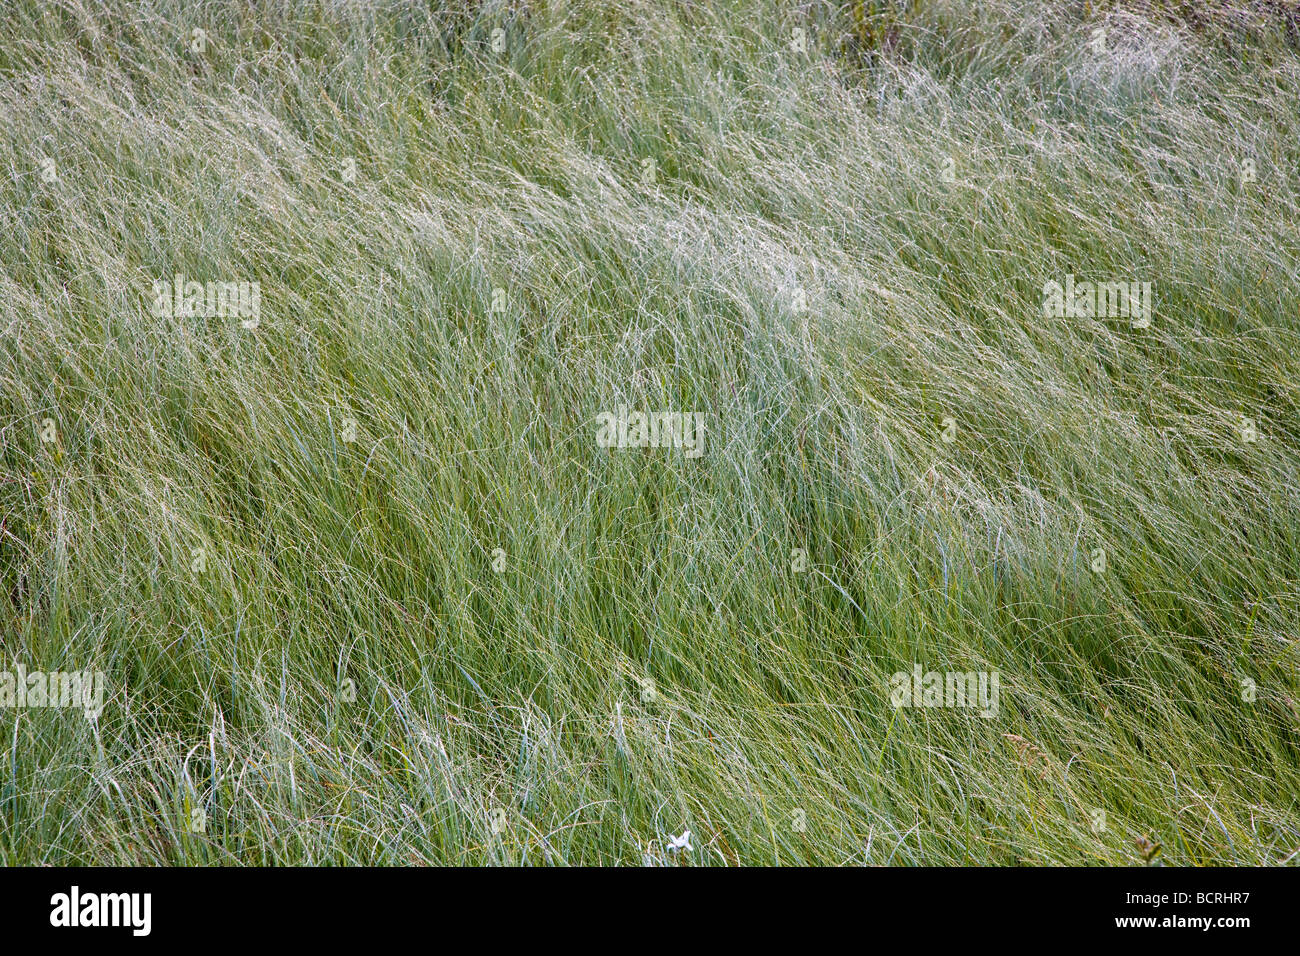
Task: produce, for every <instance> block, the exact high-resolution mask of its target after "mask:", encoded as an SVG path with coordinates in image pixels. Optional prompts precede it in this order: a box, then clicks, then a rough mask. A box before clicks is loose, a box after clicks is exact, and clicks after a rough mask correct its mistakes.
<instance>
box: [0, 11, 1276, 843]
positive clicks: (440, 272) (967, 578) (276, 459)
mask: <svg viewBox="0 0 1300 956" xmlns="http://www.w3.org/2000/svg"><path fill="white" fill-rule="evenodd" d="M1159 6H1160V5H1155V6H1152V5H1136V4H1128V5H1125V4H1114V5H1109V4H1094V5H1088V4H1082V3H1062V4H1042V3H1038V2H1022V0H997V2H984V3H979V4H973V3H961V2H956V0H947V2H943V0H934V2H925V0H913V2H911V3H907V4H884V3H880V4H847V5H845V6H843V7H836V6H833V5H831V4H825V3H809V4H803V5H778V4H768V3H756V2H751V0H709V2H703V0H701V2H686V0H676V2H673V0H660V2H655V3H650V2H638V3H628V2H621V0H620V2H612V0H591V2H588V0H584V2H582V3H578V2H569V3H567V4H566V3H551V4H547V3H523V2H515V3H497V2H486V3H482V4H478V3H468V2H462V3H451V4H441V5H436V6H433V5H429V4H426V3H417V2H400V0H354V2H344V0H316V2H312V0H305V2H294V3H290V2H288V0H262V2H257V3H249V2H246V0H245V2H233V0H206V2H202V3H191V2H180V0H139V2H134V3H129V4H128V3H108V2H104V0H60V2H39V3H38V2H34V0H11V2H9V3H7V4H6V5H5V7H4V11H3V14H0V28H2V29H3V33H2V34H0V116H3V128H4V131H5V133H4V136H3V137H0V169H2V170H3V174H2V175H0V262H2V263H3V270H2V274H0V283H2V284H3V286H2V288H0V383H2V386H3V390H2V392H0V394H2V395H3V398H2V399H0V443H2V446H3V450H2V451H0V519H2V520H3V526H2V530H0V590H2V591H3V594H2V595H0V635H2V636H0V670H10V671H12V670H14V669H15V668H16V667H17V666H18V665H19V664H21V665H23V666H24V667H26V668H27V669H28V670H41V671H59V670H64V671H70V670H92V671H94V670H98V671H102V672H103V673H104V675H105V679H106V682H107V685H108V688H109V690H108V694H107V699H106V705H105V708H104V711H103V713H102V715H101V716H100V717H99V718H98V719H97V720H90V719H87V717H86V716H85V715H83V714H82V713H81V712H80V711H76V710H62V709H54V708H35V707H29V708H17V707H13V708H9V709H0V753H3V758H4V759H2V760H0V863H5V864H37V863H93V864H158V863H166V864H206V863H211V864H235V863H238V864H271V863H275V864H286V863H313V864H351V863H370V864H410V863H421V864H423V863H431V864H483V863H550V864H578V863H600V864H611V863H623V864H641V863H643V862H649V863H671V864H674V865H685V864H696V865H700V864H775V863H779V864H863V863H868V864H882V863H885V864H888V863H892V864H969V863H975V864H1016V863H1030V864H1064V863H1071V864H1078V863H1107V864H1134V863H1141V862H1142V861H1143V857H1142V854H1141V853H1140V852H1139V850H1138V848H1137V846H1136V844H1135V841H1136V840H1137V839H1138V838H1144V839H1149V840H1151V841H1152V842H1154V843H1158V844H1160V846H1161V847H1162V851H1161V854H1160V856H1159V857H1157V859H1161V860H1165V861H1167V862H1169V863H1173V864H1261V863H1272V862H1276V861H1279V860H1283V859H1288V858H1290V859H1291V860H1292V861H1293V862H1294V859H1295V857H1294V853H1295V851H1296V849H1297V848H1298V847H1300V812H1298V807H1297V799H1298V795H1300V751H1298V748H1297V738H1296V729H1297V723H1298V721H1300V712H1298V711H1297V704H1296V697H1297V694H1298V693H1300V683H1298V682H1297V676H1296V657H1297V649H1296V640H1297V634H1298V633H1300V613H1298V611H1297V598H1298V597H1300V587H1298V586H1297V585H1298V581H1297V576H1298V574H1300V572H1298V571H1297V569H1298V568H1300V520H1298V518H1297V516H1298V515H1300V487H1298V484H1297V479H1298V477H1300V452H1298V449H1300V418H1298V417H1297V416H1298V412H1300V335H1298V334H1297V333H1298V332H1300V311H1298V310H1300V285H1298V279H1300V270H1298V267H1297V261H1298V257H1297V232H1296V223H1297V222H1300V194H1298V192H1297V188H1298V186H1300V58H1298V57H1297V53H1296V51H1295V49H1294V46H1293V45H1291V44H1290V39H1289V36H1290V35H1289V34H1288V32H1287V31H1288V27H1287V23H1288V21H1287V20H1286V18H1285V17H1284V16H1274V15H1273V14H1276V13H1277V10H1276V9H1275V8H1273V7H1265V6H1262V5H1261V6H1258V7H1246V6H1244V5H1242V6H1240V7H1239V8H1238V7H1229V6H1226V5H1225V6H1224V7H1222V8H1216V9H1218V10H1219V11H1220V13H1222V15H1221V16H1214V17H1203V18H1201V19H1199V20H1188V19H1185V18H1181V17H1179V16H1178V15H1177V10H1176V9H1172V8H1173V5H1166V6H1167V7H1169V8H1170V9H1158V7H1159ZM1238 14H1239V15H1238ZM795 28H799V29H802V30H804V31H805V33H804V37H805V40H806V44H805V45H806V52H798V51H797V50H796V48H795V40H794V37H795V34H794V33H793V30H794V29H795ZM1099 29H1100V30H1104V31H1105V33H1104V34H1103V35H1102V37H1101V40H1100V42H1098V41H1097V39H1096V37H1097V32H1096V31H1098V30H1099ZM195 30H202V31H205V32H204V33H202V34H197V35H196V34H195V33H194V32H193V31H195ZM494 30H502V31H504V33H503V34H497V35H496V39H495V40H494V34H493V31H494ZM502 46H504V49H500V48H501V47H502ZM196 47H199V48H201V49H196ZM494 47H495V48H494ZM349 160H351V161H352V163H353V164H354V165H352V164H349ZM1247 161H1249V162H1251V163H1253V164H1254V166H1253V169H1254V171H1255V176H1254V181H1251V177H1250V176H1248V175H1246V174H1245V170H1246V168H1247V167H1246V165H1245V164H1246V163H1247ZM353 169H354V170H355V176H353V175H352V170H353ZM1067 274H1073V275H1075V276H1076V277H1077V278H1078V279H1079V281H1084V280H1085V279H1088V280H1094V281H1096V280H1101V281H1110V280H1115V281H1126V282H1127V281H1130V280H1133V281H1137V280H1145V281H1151V282H1152V283H1153V285H1154V289H1155V293H1154V294H1155V314H1154V317H1153V319H1152V321H1151V324H1150V327H1149V328H1145V329H1139V328H1134V327H1133V325H1132V323H1130V322H1128V321H1125V320H1115V319H1105V318H1076V319H1070V318H1066V319H1059V318H1054V317H1050V316H1045V315H1044V311H1043V308H1042V299H1043V295H1042V288H1043V284H1044V283H1045V282H1047V281H1048V280H1057V281H1063V279H1064V276H1066V275H1067ZM174 275H183V276H185V277H186V278H189V279H194V280H197V281H200V282H207V281H230V282H236V281H249V282H257V283H259V285H260V290H261V311H260V321H259V322H258V324H257V325H256V327H255V328H251V329H250V328H245V327H244V326H243V325H242V324H241V323H240V322H239V321H237V320H235V319H231V318H228V317H215V318H196V317H164V316H161V315H158V314H155V312H156V310H155V309H154V308H153V292H152V284H153V282H154V281H155V280H164V281H170V279H171V277H173V276H174ZM494 290H501V291H502V292H503V293H504V298H503V299H500V298H499V299H498V301H497V303H496V304H497V305H499V306H501V310H498V311H494V309H493V305H494V303H493V292H494ZM800 296H802V300H803V301H804V302H806V308H805V309H801V308H799V305H800ZM620 405H625V406H628V407H630V408H632V409H640V410H666V411H676V412H686V411H700V412H703V413H705V414H706V415H707V428H706V432H705V436H704V437H705V445H704V447H705V453H704V454H703V455H702V456H701V457H699V458H696V459H691V458H688V457H686V456H685V455H684V454H683V453H682V451H681V450H680V449H671V448H649V449H606V448H602V447H599V446H598V445H597V443H596V440H595V436H596V425H595V420H596V416H597V415H598V414H599V413H601V412H602V411H607V410H613V409H616V408H618V407H619V406H620ZM948 420H950V421H948ZM1247 420H1248V421H1247ZM51 424H52V426H53V430H52V431H51V430H50V429H49V426H50V425H51ZM1252 427H1253V429H1254V430H1253V431H1251V428H1252ZM353 430H355V440H348V439H349V438H352V437H354V436H353V435H352V431H353ZM1248 437H1253V438H1254V440H1248ZM948 439H951V440H948ZM1098 551H1104V553H1105V554H1104V558H1103V560H1104V565H1100V564H1099V563H1098V561H1097V559H1096V557H1095V556H1096V554H1097V552H1098ZM1094 566H1100V567H1103V568H1104V569H1103V570H1098V571H1094V570H1093V568H1094ZM916 664H921V665H923V667H924V669H926V670H934V671H941V672H942V671H960V672H967V671H995V672H997V673H998V675H999V676H1000V680H1001V697H1000V708H999V709H998V712H997V714H996V715H995V716H992V717H981V716H979V715H978V714H977V713H975V712H972V711H971V710H968V709H960V708H902V709H896V708H895V707H894V706H893V705H892V703H891V700H890V684H889V680H890V675H891V674H894V673H895V672H900V671H903V672H911V671H912V669H913V667H914V666H915V665H916ZM1103 814H1104V816H1103ZM685 829H690V830H691V831H692V834H693V836H692V839H691V849H690V850H682V851H680V852H672V853H669V852H667V851H666V849H665V845H666V842H667V841H668V840H669V839H670V838H671V837H673V836H676V835H678V834H680V833H681V832H682V831H683V830H685ZM1147 855H1149V853H1148V854H1147Z"/></svg>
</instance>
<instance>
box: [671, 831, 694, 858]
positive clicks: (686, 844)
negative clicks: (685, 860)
mask: <svg viewBox="0 0 1300 956" xmlns="http://www.w3.org/2000/svg"><path fill="white" fill-rule="evenodd" d="M666 849H667V850H668V852H669V853H672V852H673V851H674V850H689V851H692V852H693V851H694V847H692V846H691V831H690V830H685V831H683V832H682V835H681V836H675V837H672V838H670V839H669V841H668V846H667V847H666Z"/></svg>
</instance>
